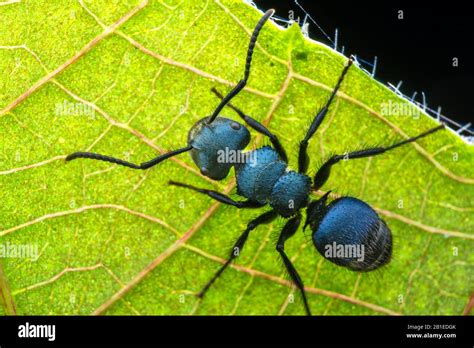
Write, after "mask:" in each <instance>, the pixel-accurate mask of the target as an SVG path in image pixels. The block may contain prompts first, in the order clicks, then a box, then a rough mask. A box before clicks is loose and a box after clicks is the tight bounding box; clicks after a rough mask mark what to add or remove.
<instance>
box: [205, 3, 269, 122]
mask: <svg viewBox="0 0 474 348" xmlns="http://www.w3.org/2000/svg"><path fill="white" fill-rule="evenodd" d="M274 13H275V10H274V9H270V10H268V11H267V12H265V14H264V15H263V17H262V18H260V20H259V21H258V23H257V26H256V27H255V29H254V30H253V33H252V37H251V38H250V42H249V47H248V50H247V60H246V61H245V73H244V78H243V79H242V80H240V81H239V83H238V84H237V85H236V86H235V87H234V88H233V89H232V90H231V91H230V92H229V93H228V94H227V95H226V96H225V97H224V98H223V99H222V101H221V103H220V104H219V105H218V106H217V108H216V109H215V110H214V112H213V113H212V115H211V117H210V118H209V120H208V121H207V124H210V123H212V121H214V120H215V118H216V117H217V115H218V114H219V112H221V110H222V109H223V108H224V106H225V105H226V104H227V103H228V102H229V101H230V100H231V99H232V98H233V97H235V96H236V95H237V94H238V93H239V92H240V91H241V90H242V89H243V88H244V87H245V85H246V84H247V80H248V78H249V75H250V63H252V54H253V49H254V48H255V44H256V43H257V37H258V34H259V33H260V30H261V29H262V27H263V25H264V24H265V22H266V21H267V19H268V18H270V17H271V16H272V15H273V14H274Z"/></svg>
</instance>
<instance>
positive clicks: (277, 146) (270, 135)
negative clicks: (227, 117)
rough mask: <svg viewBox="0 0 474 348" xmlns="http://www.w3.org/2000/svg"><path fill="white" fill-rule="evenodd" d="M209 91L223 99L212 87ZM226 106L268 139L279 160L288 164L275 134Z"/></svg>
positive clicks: (232, 106)
mask: <svg viewBox="0 0 474 348" xmlns="http://www.w3.org/2000/svg"><path fill="white" fill-rule="evenodd" d="M211 91H212V92H213V93H214V94H215V95H217V96H218V97H219V98H221V99H224V97H223V96H222V94H221V93H220V92H219V91H218V90H217V89H215V88H214V87H213V88H212V89H211ZM227 106H228V107H230V108H231V109H232V110H234V111H235V112H236V113H237V114H238V115H239V116H240V118H242V119H243V120H244V121H245V123H247V124H248V125H249V126H250V127H252V128H253V129H255V130H256V131H257V132H259V133H260V134H263V135H266V136H267V137H268V138H269V139H270V141H271V142H272V145H273V147H274V148H275V150H276V151H277V152H278V155H279V156H280V158H281V159H282V160H283V161H284V162H286V163H288V156H287V155H286V151H285V149H284V148H283V146H282V145H281V143H280V140H278V137H277V136H276V135H275V134H273V133H272V132H270V131H269V130H268V128H267V127H265V126H264V125H263V124H261V123H260V122H258V121H257V120H255V119H253V118H252V117H250V116H248V115H246V114H245V113H244V112H243V111H242V110H240V109H239V108H237V107H235V106H234V105H232V104H231V103H228V104H227Z"/></svg>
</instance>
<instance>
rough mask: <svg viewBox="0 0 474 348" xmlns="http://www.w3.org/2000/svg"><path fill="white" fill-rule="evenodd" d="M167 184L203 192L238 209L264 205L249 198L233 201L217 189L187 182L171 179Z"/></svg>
mask: <svg viewBox="0 0 474 348" xmlns="http://www.w3.org/2000/svg"><path fill="white" fill-rule="evenodd" d="M168 184H170V185H174V186H178V187H185V188H188V189H191V190H193V191H196V192H199V193H203V194H205V195H208V196H209V197H211V198H214V199H215V200H216V201H219V202H221V203H224V204H228V205H233V206H234V207H237V208H239V209H240V208H261V207H263V206H264V205H265V204H261V203H258V202H254V201H250V200H247V201H243V202H239V201H234V200H233V199H232V198H230V197H229V196H227V195H224V194H222V193H220V192H217V191H214V190H208V189H203V188H199V187H196V186H192V185H189V184H185V183H182V182H177V181H173V180H170V181H168Z"/></svg>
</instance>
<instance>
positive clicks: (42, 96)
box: [0, 0, 474, 315]
mask: <svg viewBox="0 0 474 348" xmlns="http://www.w3.org/2000/svg"><path fill="white" fill-rule="evenodd" d="M0 5H2V6H0V18H2V20H1V21H0V74H1V76H2V78H1V80H0V110H1V111H0V133H1V138H0V185H1V191H0V192H1V193H0V195H1V196H0V202H1V203H2V204H1V206H0V231H1V232H0V238H1V240H0V241H1V243H0V245H3V248H7V247H10V252H12V250H13V249H15V248H16V250H19V248H20V247H23V248H24V249H23V250H24V251H25V252H28V251H29V252H30V256H31V255H32V254H34V250H35V248H37V253H38V255H37V260H34V258H32V257H23V258H21V257H13V256H12V255H11V254H10V255H9V256H10V257H6V258H4V259H3V260H2V261H3V262H2V264H1V268H0V289H1V292H2V294H7V295H4V296H3V298H4V299H7V301H4V302H5V303H4V306H3V308H4V310H3V311H4V312H5V313H6V314H14V313H18V314H91V313H95V314H109V315H113V314H273V315H275V314H304V311H303V306H302V303H301V301H300V300H299V297H298V294H296V293H295V301H291V297H289V295H290V294H292V293H294V292H293V290H292V288H291V286H290V285H289V283H288V281H287V278H286V276H285V273H284V272H283V269H282V266H281V262H280V260H279V258H278V254H277V253H276V252H275V246H274V238H275V235H276V234H277V233H278V231H279V229H280V228H281V227H282V224H283V219H279V220H277V221H276V222H275V223H273V224H270V225H268V226H262V227H259V228H258V229H257V230H255V231H254V232H252V233H251V235H250V239H249V241H248V243H247V245H246V247H245V250H244V251H243V252H242V255H241V256H240V257H239V258H238V261H237V262H236V265H235V266H234V267H233V268H229V269H228V270H227V271H226V272H225V273H224V275H223V276H222V277H221V278H220V279H219V280H218V281H217V282H216V284H215V285H214V286H213V287H212V288H211V290H210V291H209V292H208V295H207V296H206V297H205V298H204V300H203V301H198V299H197V298H196V297H195V296H194V294H195V293H196V292H197V291H199V290H200V288H201V287H202V286H203V285H204V284H205V283H206V281H207V280H209V278H210V277H211V276H212V275H213V273H214V272H215V271H216V270H217V269H218V268H219V266H220V263H222V262H223V260H224V258H225V257H226V256H227V252H228V250H229V247H230V246H231V245H232V243H233V242H234V241H235V239H236V238H237V237H238V235H239V234H240V233H241V231H242V230H243V229H244V228H245V225H246V223H247V222H248V221H249V219H251V218H252V217H254V216H256V215H257V214H258V212H256V211H255V210H251V211H249V210H247V211H244V210H236V209H234V208H233V207H224V206H222V205H219V204H217V203H215V202H214V201H212V200H211V199H209V198H208V197H205V196H202V195H197V194H194V193H193V192H190V191H189V190H185V189H182V188H176V187H170V186H168V185H167V181H168V180H169V179H178V180H179V181H183V182H187V183H190V184H193V185H196V186H202V187H207V188H212V189H216V190H220V191H225V192H227V191H233V192H235V188H234V181H233V177H232V175H230V176H229V177H228V178H227V179H226V180H224V181H222V182H212V181H210V180H208V179H205V178H204V177H202V176H201V175H200V174H199V172H198V171H197V170H196V168H195V166H194V165H193V163H192V161H191V159H190V156H189V155H187V154H184V155H180V156H177V157H176V158H174V159H172V160H169V161H166V162H164V163H162V164H160V165H159V166H157V167H154V168H152V169H150V170H147V171H145V172H142V171H134V170H132V169H128V168H124V167H117V166H115V165H110V164H109V163H105V162H98V161H88V160H77V161H73V162H70V163H66V162H65V161H64V157H65V156H66V155H67V154H69V153H72V152H74V151H85V150H92V151H94V152H98V153H103V154H108V155H111V156H115V157H119V158H124V159H125V158H129V159H130V161H133V162H137V163H140V162H143V161H146V160H148V159H150V158H152V157H153V156H155V155H156V154H157V153H159V152H162V151H166V150H168V149H175V148H178V147H181V146H183V145H184V144H185V143H186V136H187V131H188V130H189V129H190V127H191V126H192V125H193V124H194V123H195V122H196V121H197V120H199V119H201V118H202V117H204V116H206V115H209V114H210V113H211V112H212V110H213V109H214V108H215V107H216V105H217V102H218V101H217V100H216V97H215V96H214V95H213V94H212V93H211V92H210V89H211V88H212V87H214V86H215V87H217V88H218V89H219V90H220V91H222V92H226V91H228V90H230V88H231V86H233V85H234V84H235V83H236V82H237V81H238V80H239V79H240V78H241V77H242V74H243V67H244V62H245V55H246V48H247V45H248V40H249V35H250V33H251V31H252V30H253V27H254V25H255V24H256V22H257V21H258V19H259V18H260V16H261V13H260V12H258V11H257V10H256V9H254V8H252V7H251V6H249V5H247V4H245V3H243V2H241V1H232V0H208V1H205V0H202V1H193V2H191V1H186V2H184V1H181V2H179V1H173V0H162V1H151V0H150V1H149V2H146V1H145V2H143V3H140V2H139V1H132V0H130V1H66V0H65V1H61V2H53V1H32V0H31V1H26V0H22V1H21V2H10V3H2V4H0ZM387 44H389V43H387ZM345 61H346V58H345V57H342V56H341V55H340V54H339V53H337V52H335V51H333V50H331V49H330V48H328V47H327V46H324V45H322V44H319V43H316V42H312V41H310V40H308V39H306V38H304V37H303V35H302V34H301V32H300V29H299V28H298V26H296V25H293V26H291V27H290V28H289V29H287V30H282V29H281V28H278V27H277V26H276V25H275V24H272V23H270V22H268V23H267V24H265V27H264V29H263V31H262V32H261V35H260V37H259V40H258V46H257V48H256V50H255V55H254V59H253V62H252V70H251V76H250V80H249V85H248V87H247V88H246V89H245V90H244V91H243V92H242V93H241V94H240V95H239V96H238V97H236V98H235V100H234V103H235V104H236V105H238V106H239V107H241V108H242V109H244V110H245V112H246V113H248V114H250V115H252V116H254V117H255V118H256V119H257V120H259V121H261V122H263V123H264V124H266V125H268V127H269V128H270V129H271V130H272V131H274V132H275V133H276V134H277V135H278V136H279V137H280V139H281V141H282V143H283V145H284V146H285V147H286V149H287V151H288V153H289V155H290V157H291V160H290V165H291V166H292V167H293V168H295V167H296V158H297V145H298V142H299V140H300V139H301V138H302V137H303V135H304V133H305V132H306V129H307V127H308V125H309V123H310V122H311V119H312V117H313V116H314V115H315V113H316V112H317V110H318V107H320V106H321V105H322V104H323V103H324V101H325V100H326V98H327V97H328V95H329V93H330V90H331V89H332V87H333V86H334V84H335V82H336V81H337V78H338V76H339V74H340V72H341V69H342V68H343V66H344V63H345ZM390 103H391V104H390ZM387 105H391V107H393V106H394V105H397V107H400V106H402V109H403V108H404V107H408V106H409V105H410V104H409V103H408V102H407V101H405V100H404V99H402V98H401V97H399V96H397V95H395V94H394V93H393V92H392V91H390V90H389V89H388V88H386V87H385V86H383V85H382V84H380V83H378V82H377V81H375V80H374V79H373V78H371V77H370V76H368V75H367V74H366V73H364V72H363V71H362V70H360V69H359V68H357V67H353V68H351V70H350V71H349V73H348V76H347V78H346V80H345V81H344V83H343V86H342V88H341V92H340V93H339V94H338V96H337V100H336V101H335V103H334V105H333V106H332V109H331V111H330V113H329V114H328V117H327V119H326V120H325V122H324V123H323V125H322V127H321V129H320V130H319V131H318V133H317V134H316V135H315V137H314V138H313V139H312V140H311V142H310V147H309V153H310V156H311V163H310V171H311V173H312V174H314V173H315V171H316V169H317V166H318V164H319V163H320V162H321V161H322V160H323V159H324V158H327V157H328V155H329V154H331V153H344V152H345V151H347V150H348V149H354V148H360V147H362V146H364V145H375V144H389V143H392V142H394V141H398V140H401V139H404V138H406V137H408V136H413V135H416V134H419V133H421V132H422V131H425V130H427V129H429V128H432V127H434V126H435V125H436V122H435V121H434V120H432V119H431V118H429V117H428V116H427V115H425V114H424V113H423V112H422V111H421V110H418V109H416V110H417V111H416V115H412V116H410V115H403V114H402V115H398V116H397V114H396V113H395V112H392V111H394V110H393V109H391V112H390V113H389V114H387V112H386V110H384V108H387ZM411 111H413V109H411ZM223 114H225V115H227V116H229V117H232V118H235V119H236V120H237V119H238V116H237V115H235V114H234V113H233V111H232V110H230V109H228V108H226V109H224V112H223ZM414 116H415V117H414ZM252 135H253V136H254V139H255V143H254V145H255V146H260V145H262V144H265V143H267V141H266V140H265V139H263V138H262V137H261V136H257V135H256V134H255V133H254V132H252ZM473 162H474V151H473V148H472V146H469V145H467V144H466V143H464V142H463V141H462V140H461V139H460V138H459V137H458V136H456V135H455V134H453V133H452V132H450V131H448V130H445V131H441V132H438V133H436V134H433V135H432V136H429V137H427V138H424V139H421V140H420V141H418V142H417V143H416V144H412V145H407V146H404V147H401V148H398V149H397V150H394V151H392V152H390V153H387V154H384V155H383V156H378V157H376V158H372V159H359V160H354V161H349V162H344V163H340V164H338V165H337V167H336V168H334V170H333V176H332V177H331V178H330V180H329V181H328V183H327V184H326V185H325V186H324V187H323V190H325V191H327V190H329V189H331V190H333V192H334V193H337V194H348V195H353V196H356V197H359V198H361V199H363V200H365V201H367V202H368V203H369V204H371V205H372V206H374V207H375V208H376V209H377V210H378V212H379V213H380V215H381V216H382V217H383V218H384V219H385V220H386V222H387V224H388V225H389V226H390V228H391V230H392V232H393V236H394V259H393V261H392V262H391V263H390V264H389V265H388V266H387V267H385V268H383V269H382V270H380V271H376V272H373V273H367V274H358V273H354V272H350V271H348V270H345V269H342V268H340V267H338V266H335V265H333V264H331V263H330V262H328V261H326V260H325V259H323V258H322V257H321V256H320V255H319V254H318V253H317V252H316V250H315V248H314V247H313V246H312V243H311V242H310V235H309V234H308V235H307V236H305V235H304V234H303V233H302V231H298V233H297V234H296V235H295V237H293V238H292V239H291V240H290V241H289V242H288V244H287V251H288V254H289V255H290V257H291V258H292V259H293V260H294V263H295V266H296V268H297V269H298V270H299V272H300V275H301V277H302V278H303V280H304V282H305V285H306V286H307V287H308V297H309V302H310V305H311V307H312V310H313V312H314V314H318V315H321V314H364V315H365V314H367V315H373V314H398V313H400V314H462V313H463V311H466V312H468V309H467V304H468V302H469V296H470V295H471V293H472V291H473V264H474V256H473V254H472V249H473V239H474V234H473V226H474V217H473V216H474V214H473V211H474V201H473V197H474V186H473V184H474V170H473V165H472V163H473ZM316 196H317V195H315V197H316ZM25 248H26V249H25ZM27 248H31V249H27ZM7 256H8V255H7Z"/></svg>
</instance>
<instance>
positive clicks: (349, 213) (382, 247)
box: [313, 197, 392, 271]
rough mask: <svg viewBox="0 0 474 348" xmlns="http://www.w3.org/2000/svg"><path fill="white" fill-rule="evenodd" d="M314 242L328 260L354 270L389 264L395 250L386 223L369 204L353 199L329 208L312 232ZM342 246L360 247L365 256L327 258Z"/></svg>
mask: <svg viewBox="0 0 474 348" xmlns="http://www.w3.org/2000/svg"><path fill="white" fill-rule="evenodd" d="M313 243H314V245H315V246H316V249H318V251H319V253H320V254H321V255H323V256H324V257H325V258H326V259H328V260H329V261H331V262H333V263H335V264H338V265H340V266H344V267H347V268H349V269H351V270H355V271H370V270H372V269H375V268H378V267H380V266H382V265H384V264H386V263H387V262H388V261H389V260H390V257H391V251H392V237H391V233H390V230H389V229H388V227H387V225H386V224H385V222H384V221H383V220H381V219H380V217H379V216H378V215H377V213H376V212H375V211H374V210H373V209H372V208H371V207H370V206H369V205H368V204H367V203H365V202H363V201H361V200H359V199H357V198H353V197H342V198H338V199H336V200H334V201H333V202H331V203H330V204H329V205H328V206H327V207H326V213H325V215H324V216H323V217H322V219H321V221H320V222H319V225H318V227H317V228H316V230H315V231H313ZM340 245H341V246H343V247H344V248H346V250H355V249H354V248H353V247H352V246H354V247H355V248H359V249H358V250H359V251H360V250H363V255H358V256H354V255H348V254H346V255H343V256H336V255H335V254H333V255H330V257H328V255H329V254H328V252H334V251H335V249H337V248H340V247H339V246H340ZM362 246H363V249H362ZM334 247H336V248H334ZM348 248H349V249H348ZM360 256H363V257H360Z"/></svg>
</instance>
